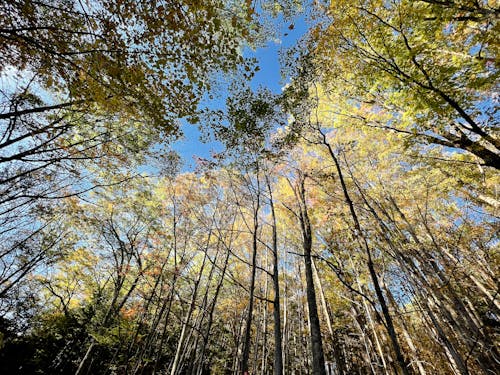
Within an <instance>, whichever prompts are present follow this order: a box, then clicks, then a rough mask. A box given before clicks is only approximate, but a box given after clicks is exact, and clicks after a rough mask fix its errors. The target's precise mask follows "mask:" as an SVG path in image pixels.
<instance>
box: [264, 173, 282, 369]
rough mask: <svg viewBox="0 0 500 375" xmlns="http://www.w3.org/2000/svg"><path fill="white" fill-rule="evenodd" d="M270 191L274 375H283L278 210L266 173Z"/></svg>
mask: <svg viewBox="0 0 500 375" xmlns="http://www.w3.org/2000/svg"><path fill="white" fill-rule="evenodd" d="M266 183H267V189H268V192H269V206H270V208H271V220H272V245H271V248H272V252H273V288H274V300H273V317H274V375H283V348H282V344H281V317H280V310H281V309H280V283H279V261H278V234H277V228H276V212H275V210H274V201H273V193H272V189H271V183H270V181H269V177H268V176H267V175H266Z"/></svg>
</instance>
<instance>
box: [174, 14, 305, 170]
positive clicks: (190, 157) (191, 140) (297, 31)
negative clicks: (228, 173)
mask: <svg viewBox="0 0 500 375" xmlns="http://www.w3.org/2000/svg"><path fill="white" fill-rule="evenodd" d="M274 23H275V24H274V25H275V27H276V29H277V35H276V38H275V39H274V40H270V41H268V42H267V44H266V45H265V46H264V47H261V48H257V49H256V50H251V49H250V48H246V49H245V52H244V56H245V57H254V58H256V59H257V62H258V66H259V68H260V70H259V71H258V72H256V73H255V75H254V77H253V79H252V81H251V83H250V86H251V87H252V89H258V88H259V87H265V88H267V89H269V90H271V91H272V92H274V93H279V92H281V88H282V86H283V85H284V84H285V83H286V78H285V79H283V78H282V76H281V68H280V53H281V52H283V51H285V50H286V49H287V48H290V47H292V46H294V45H295V44H296V43H298V42H299V41H300V38H301V37H302V36H303V35H304V34H305V33H306V31H307V23H306V20H305V18H304V16H300V17H297V18H296V19H294V20H293V21H292V22H290V21H289V22H285V21H284V20H283V19H282V18H281V17H280V18H277V19H276V20H275V21H274ZM290 25H293V26H290ZM182 129H183V132H184V138H183V139H181V140H179V141H177V142H176V143H175V144H174V145H173V149H174V150H175V151H177V152H178V153H179V154H180V156H181V157H182V159H183V161H184V165H183V168H182V170H183V171H190V170H193V169H194V168H195V167H196V159H197V158H203V159H210V155H211V153H212V152H217V151H220V150H221V149H222V146H221V145H220V144H219V143H217V142H208V143H203V142H202V141H200V132H199V130H198V128H197V126H193V125H190V124H188V123H186V122H183V126H182Z"/></svg>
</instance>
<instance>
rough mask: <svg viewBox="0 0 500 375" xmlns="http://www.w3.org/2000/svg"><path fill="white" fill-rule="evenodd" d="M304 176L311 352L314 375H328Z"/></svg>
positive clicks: (301, 216)
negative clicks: (314, 274)
mask: <svg viewBox="0 0 500 375" xmlns="http://www.w3.org/2000/svg"><path fill="white" fill-rule="evenodd" d="M304 179H305V178H304V176H300V177H299V181H298V186H297V189H296V190H297V198H298V200H299V206H300V210H299V219H300V226H301V230H302V239H303V242H302V247H303V251H304V265H305V269H304V272H305V275H306V295H307V306H308V310H309V324H310V328H311V350H312V359H313V362H312V373H313V375H326V370H325V357H324V354H323V342H322V338H321V329H320V324H319V316H318V306H317V304H316V291H315V289H314V278H313V271H312V257H311V252H312V229H311V222H310V221H309V215H308V212H307V203H306V196H305V184H304Z"/></svg>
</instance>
